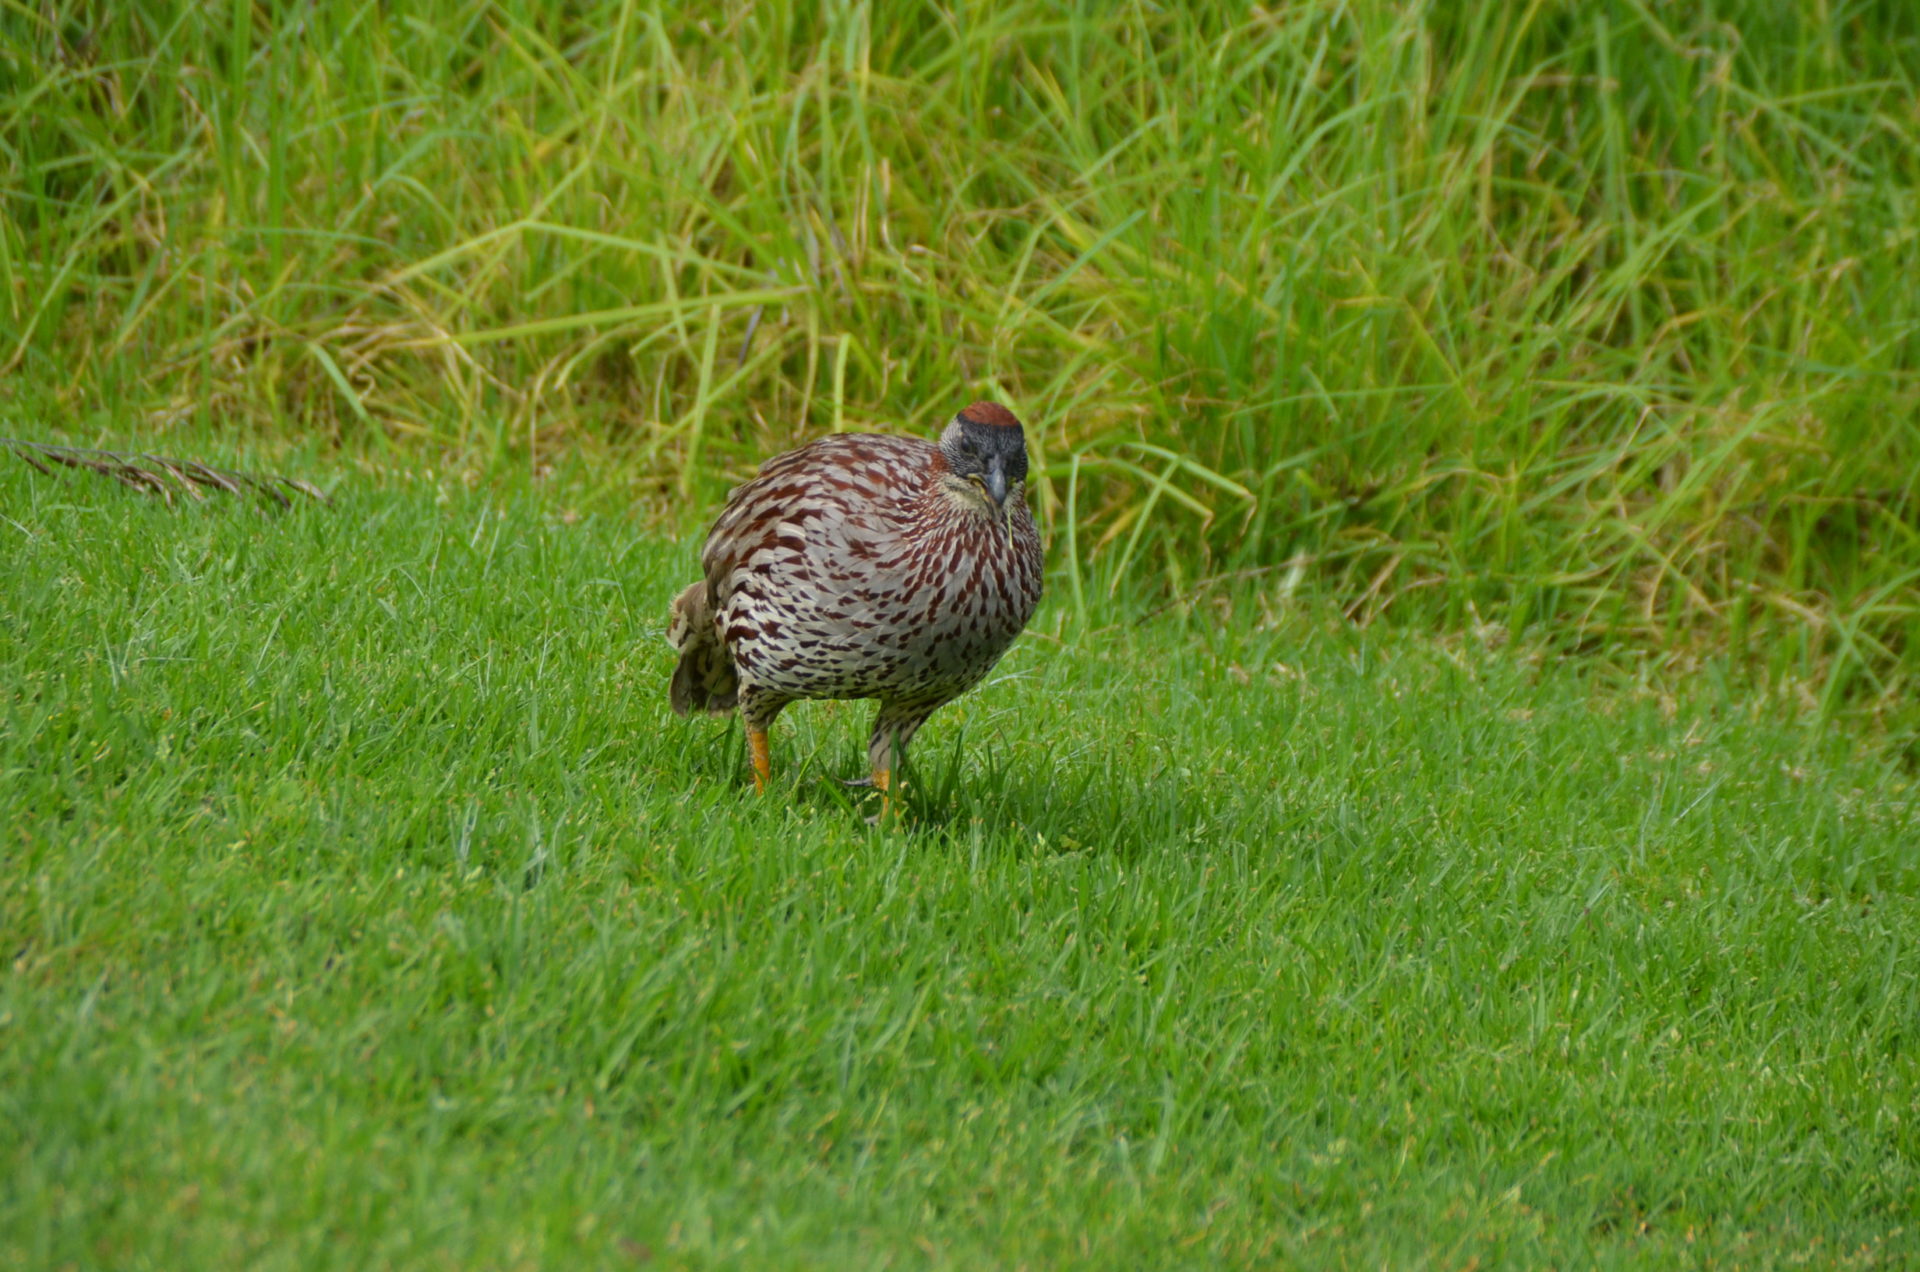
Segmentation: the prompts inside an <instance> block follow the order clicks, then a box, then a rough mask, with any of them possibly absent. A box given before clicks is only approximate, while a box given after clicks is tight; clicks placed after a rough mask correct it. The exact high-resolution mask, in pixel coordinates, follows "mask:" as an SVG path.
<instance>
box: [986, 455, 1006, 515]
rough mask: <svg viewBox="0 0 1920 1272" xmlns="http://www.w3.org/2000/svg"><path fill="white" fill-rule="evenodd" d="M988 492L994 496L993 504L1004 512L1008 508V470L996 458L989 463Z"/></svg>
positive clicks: (987, 473) (987, 474) (987, 472)
mask: <svg viewBox="0 0 1920 1272" xmlns="http://www.w3.org/2000/svg"><path fill="white" fill-rule="evenodd" d="M986 478H987V494H988V495H990V496H991V497H992V498H993V506H994V507H996V508H998V509H1000V511H1001V513H1002V514H1004V513H1005V512H1006V510H1007V470H1006V469H1005V468H1003V467H1002V466H1001V464H1000V461H999V460H997V459H995V460H992V461H990V462H989V463H988V464H987V471H986Z"/></svg>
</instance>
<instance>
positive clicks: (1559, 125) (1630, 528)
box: [0, 0, 1920, 703]
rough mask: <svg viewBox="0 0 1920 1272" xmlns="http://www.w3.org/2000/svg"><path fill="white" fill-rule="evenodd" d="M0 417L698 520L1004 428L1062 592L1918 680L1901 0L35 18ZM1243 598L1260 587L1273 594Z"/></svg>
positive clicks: (17, 85) (52, 6) (3, 246)
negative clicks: (423, 468) (883, 449)
mask: <svg viewBox="0 0 1920 1272" xmlns="http://www.w3.org/2000/svg"><path fill="white" fill-rule="evenodd" d="M0 25H3V27H4V31H5V53H4V63H0V73H3V74H4V82H3V83H0V148H4V154H5V161H4V162H5V178H4V180H5V188H4V201H5V202H4V208H5V217H4V230H3V232H0V307H4V311H5V329H6V335H5V337H4V339H0V367H4V368H5V369H6V370H7V371H8V372H10V374H9V375H8V376H7V377H5V386H4V388H0V393H4V394H5V395H6V399H7V403H6V407H5V410H6V414H7V415H8V416H9V417H10V419H11V423H10V424H9V431H21V430H26V431H30V432H35V433H36V435H40V434H51V433H55V432H58V433H62V434H65V435H69V436H73V435H85V436H93V435H107V436H123V435H125V434H126V433H129V432H138V433H149V432H154V431H161V430H164V429H166V428H168V427H170V426H172V425H174V424H177V423H180V422H186V421H191V422H194V423H197V424H200V425H212V426H227V427H232V428H235V429H241V430H247V431H249V432H251V433H264V434H268V435H272V436H287V435H293V434H309V435H310V434H315V433H318V434H323V435H331V436H334V437H338V438H340V439H342V440H343V441H344V442H346V443H347V444H349V445H351V446H362V447H364V446H371V447H375V448H379V447H384V446H394V447H398V448H400V449H401V450H402V451H409V450H421V449H425V450H431V451H434V452H437V453H438V452H446V451H452V452H455V453H457V454H459V455H461V456H463V457H465V458H466V459H468V460H470V461H473V462H477V463H481V464H487V463H494V464H497V463H512V464H516V465H531V466H534V467H536V468H537V467H538V466H539V465H541V464H543V463H545V462H549V461H550V460H551V459H552V458H553V457H554V456H556V455H557V454H560V453H563V452H566V453H572V452H576V451H585V452H587V453H591V454H594V455H597V456H601V457H603V458H604V459H605V460H606V461H607V464H606V467H605V472H606V474H607V475H606V477H605V482H606V485H607V487H608V490H609V492H612V493H618V494H621V495H629V494H631V495H635V496H639V497H641V498H642V499H644V500H645V501H646V502H647V504H648V506H650V507H652V508H654V509H656V510H658V511H659V512H660V513H661V514H663V515H664V516H666V517H668V518H669V519H673V520H686V519H691V518H692V517H695V516H698V515H700V514H702V513H704V512H705V511H707V510H708V509H709V508H710V506H711V502H712V499H713V498H714V497H715V496H716V494H717V493H718V492H719V491H720V490H721V489H722V488H723V487H724V485H725V484H726V483H727V482H728V481H730V480H732V479H734V478H736V477H737V476H738V475H739V474H740V473H741V472H743V471H745V470H747V469H748V468H749V467H750V466H751V465H752V464H753V463H754V462H755V461H756V460H757V459H758V458H759V457H761V456H763V455H764V454H766V453H767V452H769V451H770V450H772V449H774V448H776V447H778V446H780V445H782V444H784V443H786V442H788V441H790V440H792V439H793V438H795V437H798V436H801V435H804V434H809V433H815V432H819V431H823V430H826V429H830V428H851V427H868V426H874V425H880V426H885V427H891V428H903V429H914V428H921V429H924V428H927V427H930V426H932V425H933V424H934V423H935V422H936V421H938V420H939V419H940V418H942V417H943V416H945V415H947V414H948V413H950V412H951V411H952V410H953V409H954V408H955V407H956V405H958V404H960V403H961V402H963V401H965V400H968V399H970V398H972V397H974V396H978V395H989V394H990V395H998V396H1004V397H1005V398H1006V399H1008V400H1010V401H1011V402H1013V403H1015V404H1016V405H1017V406H1019V407H1020V408H1021V409H1022V411H1023V413H1024V414H1025V416H1026V417H1027V419H1028V421H1029V425H1030V431H1031V432H1032V434H1033V442H1034V445H1035V447H1036V449H1037V451H1038V456H1037V458H1038V459H1039V461H1040V463H1039V465H1038V471H1039V472H1040V474H1041V476H1040V479H1039V481H1038V487H1039V492H1038V494H1039V503H1040V506H1041V511H1042V513H1043V515H1044V516H1045V517H1046V518H1047V520H1048V521H1049V523H1050V525H1051V527H1052V529H1053V531H1054V538H1055V543H1056V545H1057V549H1056V550H1057V553H1058V555H1057V558H1056V559H1057V560H1059V561H1060V562H1061V563H1062V565H1063V567H1064V568H1065V571H1066V575H1067V582H1068V584H1069V586H1068V588H1067V589H1066V594H1067V595H1068V596H1069V597H1070V598H1073V599H1072V600H1070V602H1069V603H1073V604H1080V605H1084V604H1085V603H1086V599H1085V598H1087V596H1088V594H1089V592H1090V591H1091V590H1093V589H1095V588H1096V587H1121V586H1140V585H1143V584H1149V585H1154V586H1159V587H1163V588H1165V589H1166V590H1168V592H1169V594H1171V595H1175V596H1184V595H1191V594H1192V593H1193V592H1194V591H1195V590H1196V589H1198V588H1204V587H1206V586H1211V584H1210V582H1209V580H1213V579H1217V578H1221V577H1223V576H1224V577H1228V578H1231V579H1233V580H1236V581H1238V582H1239V583H1240V584H1241V585H1242V586H1243V587H1256V588H1258V589H1261V590H1262V591H1263V594H1264V597H1265V599H1266V600H1267V601H1268V602H1269V603H1271V602H1272V601H1273V599H1274V598H1275V597H1276V596H1277V595H1279V594H1281V593H1287V592H1291V591H1292V590H1294V589H1297V588H1309V589H1316V590H1319V591H1321V592H1324V593H1328V594H1331V595H1334V596H1336V597H1337V598H1338V599H1339V600H1340V602H1341V603H1342V604H1344V605H1345V606H1346V607H1347V609H1348V611H1349V613H1351V614H1352V616H1353V617H1354V619H1355V620H1356V621H1358V622H1371V621H1374V620H1376V619H1377V618H1379V617H1380V616H1382V615H1399V614H1401V613H1407V614H1410V615H1418V616H1422V617H1425V618H1429V619H1431V618H1438V619H1442V620H1446V621H1452V622H1464V621H1474V622H1479V621H1481V620H1482V619H1483V618H1484V619H1487V620H1489V621H1497V622H1498V623H1501V624H1504V625H1506V626H1510V627H1512V628H1515V629H1519V628H1525V627H1529V626H1539V627H1542V628H1544V629H1545V630H1546V631H1548V632H1549V633H1551V634H1552V635H1553V636H1554V638H1555V639H1558V640H1561V641H1563V642H1564V643H1566V644H1568V645H1574V646H1578V645H1589V644H1598V643H1608V642H1615V641H1622V640H1626V641H1648V640H1653V641H1661V642H1679V641H1681V640H1683V639H1692V638H1701V637H1704V638H1706V639H1708V640H1711V641H1713V642H1715V643H1724V644H1727V645H1731V646H1733V647H1735V648H1742V647H1744V648H1747V649H1749V650H1750V651H1752V652H1753V653H1754V654H1755V655H1756V656H1757V657H1758V658H1759V659H1760V660H1761V661H1762V662H1763V663H1764V664H1766V665H1767V666H1769V667H1770V668H1771V669H1772V670H1773V671H1775V672H1777V673H1780V674H1782V675H1786V676H1790V677H1793V678H1796V679H1804V680H1806V681H1807V682H1808V683H1812V684H1816V685H1819V686H1821V689H1820V692H1821V693H1822V694H1824V695H1826V698H1827V700H1828V702H1829V703H1832V702H1837V701H1839V700H1840V699H1841V698H1842V697H1846V696H1849V695H1852V694H1855V693H1858V692H1860V691H1865V693H1866V696H1867V697H1868V699H1869V700H1872V701H1880V702H1887V701H1897V700H1898V698H1899V696H1900V694H1901V691H1902V689H1903V688H1904V687H1905V686H1907V685H1908V684H1909V683H1910V678H1911V676H1912V675H1913V673H1914V670H1915V668H1916V666H1917V665H1920V663H1917V662H1916V660H1920V641H1916V636H1920V550H1916V549H1917V548H1920V544H1917V543H1916V538H1917V537H1920V531H1917V530H1916V523H1920V495H1917V494H1916V481H1917V480H1920V479H1917V478H1916V474H1917V473H1920V375H1917V372H1920V340H1917V339H1916V333H1917V332H1920V288H1916V287H1915V286H1914V283H1913V280H1914V279H1915V278H1916V277H1920V218H1917V214H1920V206H1917V201H1916V176H1920V146H1917V145H1916V136H1917V134H1920V116H1917V115H1916V114H1915V111H1914V106H1913V103H1914V100H1915V90H1916V83H1917V82H1920V14H1917V12H1916V10H1914V9H1913V7H1912V6H1910V5H1905V4H1897V3H1870V2H1854V3H1848V2H1846V0H1839V2H1836V3H1826V4H1821V5H1779V4H1775V3H1771V2H1770V0H1720V2H1719V3H1716V4H1711V5H1672V4H1664V3H1656V2H1654V0H1644V2H1633V0H1600V2H1596V3H1582V4H1560V3H1546V2H1544V0H1539V2H1535V3H1531V4H1525V5H1479V4H1451V3H1440V2H1438V0H1435V2H1432V3H1420V2H1418V0H1409V2H1406V3H1377V2H1374V3H1370V2H1365V0H1356V2H1351V3H1346V2H1340V0H1306V2H1303V3H1297V4H1286V5H1275V6H1272V7H1271V8H1270V9H1268V8H1259V7H1253V8H1247V7H1243V6H1241V5H1237V4H1224V3H1213V4H1208V3H1196V4H1189V5H1172V6H1158V5H1149V4H1144V3H1137V2H1136V3H1122V4H1105V3H1102V4H1081V5H1072V4H1061V3H1038V2H1032V3H1010V4H1005V5H995V6H981V7H979V8H977V9H976V8H974V7H970V6H958V5H955V6H951V7H940V6H926V5H916V4H906V3H896V2H893V0H883V2H881V3H868V4H847V3H828V4H824V5H814V4H780V3H761V4H753V5H748V4H743V3H720V4H714V5H703V6H689V7H687V8H686V9H685V10H683V11H682V10H673V9H666V8H662V7H659V6H647V5H640V4H634V3H614V2H612V0H608V2H604V3H597V2H592V0H582V2H580V3H573V4H566V5H549V4H543V3H535V2H533V0H484V2H483V0H427V2H423V3H420V4H411V5H407V6H384V5H379V4H374V3H362V4H344V5H327V4H285V5H255V4H252V3H247V2H242V3H236V4H232V5H228V6H225V7H224V8H223V7H218V6H211V5H201V4H176V5H169V4H163V3H154V4H149V5H142V6H136V7H133V8H131V9H128V10H123V9H121V8H120V7H118V6H113V7H109V6H94V5H88V4H81V3H49V4H44V5H38V6H32V7H29V6H27V5H24V4H11V5H9V6H8V7H7V8H5V9H4V10H0ZM1255 572H1260V573H1255Z"/></svg>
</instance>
